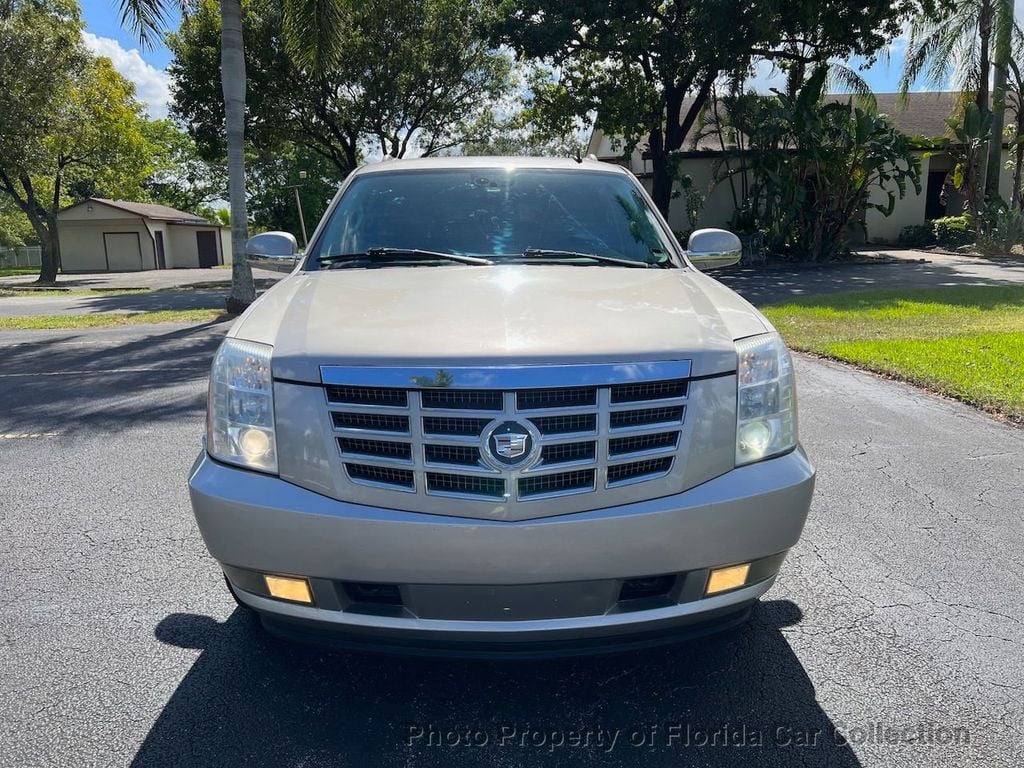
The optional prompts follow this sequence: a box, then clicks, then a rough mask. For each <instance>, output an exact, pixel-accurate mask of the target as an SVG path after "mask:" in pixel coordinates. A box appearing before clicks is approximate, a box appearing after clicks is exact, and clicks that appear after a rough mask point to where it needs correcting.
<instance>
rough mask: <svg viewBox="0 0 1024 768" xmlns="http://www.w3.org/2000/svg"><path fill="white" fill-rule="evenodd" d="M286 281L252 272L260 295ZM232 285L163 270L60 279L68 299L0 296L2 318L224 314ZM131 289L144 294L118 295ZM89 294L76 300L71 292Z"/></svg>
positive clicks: (209, 272)
mask: <svg viewBox="0 0 1024 768" xmlns="http://www.w3.org/2000/svg"><path fill="white" fill-rule="evenodd" d="M283 277H285V275H283V274H281V273H279V272H271V271H269V270H265V269H254V270H253V279H254V280H255V281H256V286H257V289H258V290H265V289H266V288H268V287H270V286H271V285H273V284H274V283H275V282H277V281H278V280H280V279H281V278H283ZM33 280H35V277H33V276H24V275H21V276H16V277H8V278H3V279H0V290H2V289H3V288H4V287H10V286H12V285H14V286H18V285H25V284H30V283H31V282H32V281H33ZM230 284H231V270H228V269H167V270H158V271H150V272H120V273H98V274H93V275H60V276H59V280H58V287H60V288H68V289H69V292H68V293H67V294H63V295H62V294H59V293H58V294H51V293H46V294H44V295H38V296H37V295H32V294H31V293H30V292H28V291H21V292H17V293H8V294H7V295H0V317H11V316H17V315H88V314H92V313H93V312H156V311H159V310H165V309H172V310H179V309H223V308H224V297H225V295H226V294H227V289H228V287H229V286H230ZM133 288H141V289H144V290H145V291H146V292H145V293H128V294H126V293H117V291H123V290H128V289H133ZM83 290H90V291H94V292H93V293H88V294H81V293H79V294H75V293H73V292H72V291H83Z"/></svg>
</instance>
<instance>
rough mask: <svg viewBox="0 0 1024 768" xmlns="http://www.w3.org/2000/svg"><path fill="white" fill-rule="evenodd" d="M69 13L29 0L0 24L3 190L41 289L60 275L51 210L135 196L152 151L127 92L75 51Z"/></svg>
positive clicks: (74, 24) (99, 62)
mask: <svg viewBox="0 0 1024 768" xmlns="http://www.w3.org/2000/svg"><path fill="white" fill-rule="evenodd" d="M80 29H81V27H80V23H79V21H78V17H77V9H76V8H75V7H73V6H66V5H57V4H51V5H49V6H46V5H44V4H42V3H37V2H35V1H34V0H33V1H32V2H27V3H25V4H24V5H20V6H16V7H15V9H14V13H13V14H11V15H10V16H9V17H8V18H7V19H6V20H2V21H0V84H2V91H0V92H4V93H5V94H10V95H11V99H10V101H9V102H8V103H7V104H6V105H5V106H6V107H8V109H5V110H3V111H2V114H3V117H2V118H0V190H2V191H3V192H5V193H6V194H7V195H8V196H9V197H10V199H11V200H12V201H13V202H14V204H15V205H16V206H17V207H18V209H20V210H21V212H22V213H24V215H25V216H26V217H27V218H28V220H29V222H30V223H31V225H32V229H33V231H34V232H35V234H36V237H37V239H38V241H39V244H40V245H41V246H42V266H41V269H40V274H39V281H40V282H42V283H52V282H54V281H55V280H56V277H57V270H58V269H59V267H60V237H59V233H58V230H57V212H58V210H59V209H60V207H61V205H62V204H63V203H65V202H67V201H68V192H69V190H76V191H79V190H87V191H92V190H102V191H104V192H105V193H110V194H122V193H128V194H134V193H137V192H139V191H140V183H141V180H142V179H143V178H144V177H145V175H146V173H147V171H148V162H149V156H150V152H149V145H148V143H147V141H146V137H145V135H144V133H143V128H144V124H145V119H144V117H143V115H142V105H141V104H140V103H139V102H138V101H137V100H136V99H135V97H134V93H135V89H134V86H133V85H132V84H131V83H130V82H128V81H127V80H125V79H124V78H123V77H122V76H121V75H119V74H118V73H117V72H116V71H115V70H114V68H113V66H112V65H111V63H110V61H109V60H107V59H104V58H94V57H91V56H89V55H88V54H87V53H86V52H85V50H84V49H83V48H82V45H81V34H80Z"/></svg>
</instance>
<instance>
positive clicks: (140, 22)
mask: <svg viewBox="0 0 1024 768" xmlns="http://www.w3.org/2000/svg"><path fill="white" fill-rule="evenodd" d="M174 5H175V3H174V2H173V0H172V2H170V3H168V2H166V0H120V5H119V6H118V9H119V10H120V12H121V21H122V22H123V23H124V25H125V26H126V27H128V30H129V31H130V32H131V33H132V34H133V35H134V36H135V37H136V38H138V40H139V42H140V43H141V44H142V45H143V47H147V46H150V45H152V44H153V43H154V42H156V41H158V40H160V39H161V38H162V37H163V34H164V31H165V28H166V24H165V22H166V20H167V15H168V11H169V10H170V9H171V8H172V7H173V6H174ZM181 5H182V6H183V5H184V3H181Z"/></svg>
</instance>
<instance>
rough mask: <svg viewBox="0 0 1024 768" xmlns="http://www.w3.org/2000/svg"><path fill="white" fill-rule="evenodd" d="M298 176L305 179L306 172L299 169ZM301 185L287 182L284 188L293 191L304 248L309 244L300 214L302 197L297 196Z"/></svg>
mask: <svg viewBox="0 0 1024 768" xmlns="http://www.w3.org/2000/svg"><path fill="white" fill-rule="evenodd" d="M299 178H300V179H303V180H305V178H306V172H305V171H299ZM301 186H302V185H301V184H289V185H287V186H286V187H285V189H292V190H294V191H295V205H296V207H297V208H298V209H299V226H301V227H302V247H303V249H305V247H306V246H307V245H308V244H309V240H308V238H307V237H306V218H305V217H304V216H303V215H302V199H301V198H300V197H299V187H301Z"/></svg>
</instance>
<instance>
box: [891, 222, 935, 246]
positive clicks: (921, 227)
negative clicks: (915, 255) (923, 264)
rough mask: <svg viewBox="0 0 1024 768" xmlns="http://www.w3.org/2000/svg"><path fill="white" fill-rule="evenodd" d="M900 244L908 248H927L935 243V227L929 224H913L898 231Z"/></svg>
mask: <svg viewBox="0 0 1024 768" xmlns="http://www.w3.org/2000/svg"><path fill="white" fill-rule="evenodd" d="M899 243H900V245H905V246H907V247H908V248H928V247H930V246H933V245H935V244H936V242H935V229H934V228H933V227H932V225H931V224H914V225H912V226H909V227H904V228H903V229H902V231H901V232H900V239H899Z"/></svg>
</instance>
